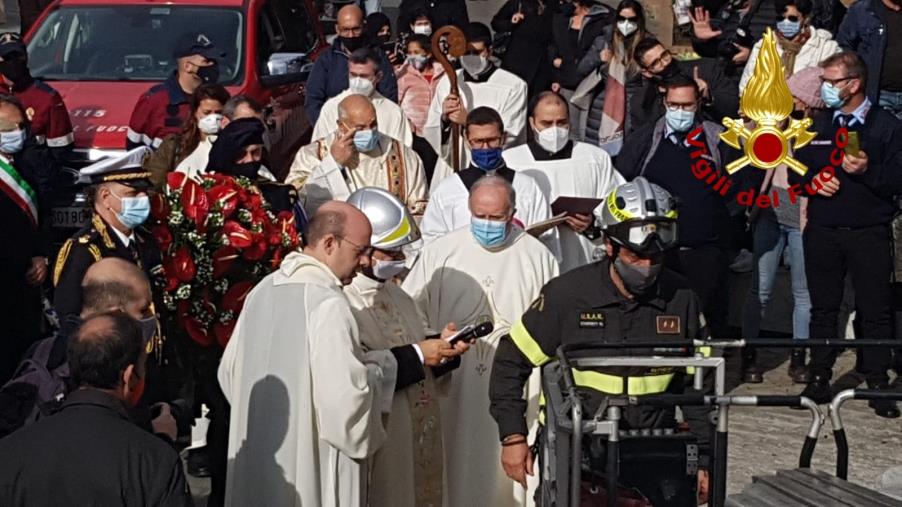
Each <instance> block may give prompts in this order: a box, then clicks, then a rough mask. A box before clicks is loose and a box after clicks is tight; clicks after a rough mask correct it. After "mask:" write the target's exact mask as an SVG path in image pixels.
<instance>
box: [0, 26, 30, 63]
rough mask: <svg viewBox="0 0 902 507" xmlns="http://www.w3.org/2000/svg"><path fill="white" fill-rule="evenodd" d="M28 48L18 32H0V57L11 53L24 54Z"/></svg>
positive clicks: (11, 54)
mask: <svg viewBox="0 0 902 507" xmlns="http://www.w3.org/2000/svg"><path fill="white" fill-rule="evenodd" d="M27 52H28V49H27V48H26V47H25V43H24V42H22V37H19V34H17V33H12V32H6V33H3V34H0V58H6V57H7V56H13V55H25V54H27Z"/></svg>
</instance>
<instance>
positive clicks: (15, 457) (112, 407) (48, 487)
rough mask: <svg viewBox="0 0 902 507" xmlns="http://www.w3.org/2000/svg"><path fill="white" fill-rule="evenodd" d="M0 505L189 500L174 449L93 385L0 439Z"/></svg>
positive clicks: (159, 503)
mask: <svg viewBox="0 0 902 507" xmlns="http://www.w3.org/2000/svg"><path fill="white" fill-rule="evenodd" d="M0 456H3V459H2V460H0V505H3V506H5V507H18V506H22V507H26V506H28V507H30V506H36V505H123V506H124V505H128V506H139V505H146V506H187V505H193V503H192V500H191V494H190V492H189V491H188V486H187V483H186V482H185V476H184V474H183V473H182V463H181V460H180V459H179V456H178V453H176V452H175V450H173V449H172V448H171V447H170V446H168V445H166V443H164V442H163V441H162V440H160V439H159V438H157V437H155V436H153V435H151V434H150V433H148V432H146V431H144V430H143V429H141V428H139V427H137V426H136V425H134V424H132V423H131V422H130V421H129V420H128V416H127V412H126V409H125V406H124V405H123V404H122V402H120V401H118V400H116V399H115V398H113V397H112V396H110V395H109V394H107V393H104V392H102V391H98V390H95V389H83V390H79V391H76V392H74V393H72V394H71V395H70V396H69V399H68V400H67V401H66V402H65V403H64V404H63V407H62V409H60V411H59V412H58V413H56V414H54V415H52V416H50V417H48V418H46V419H43V420H41V421H38V422H37V423H35V424H33V425H31V426H29V427H27V428H24V429H23V430H21V431H19V432H17V433H14V434H13V435H10V436H9V437H7V438H4V439H3V440H0Z"/></svg>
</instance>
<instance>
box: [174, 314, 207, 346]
mask: <svg viewBox="0 0 902 507" xmlns="http://www.w3.org/2000/svg"><path fill="white" fill-rule="evenodd" d="M181 321H182V326H184V328H185V331H187V332H188V336H190V337H191V339H192V340H194V341H195V342H197V344H198V345H200V346H202V347H209V346H210V345H213V337H212V336H210V333H208V332H207V330H206V329H204V327H203V326H202V325H201V323H200V322H199V321H198V320H197V319H195V318H194V317H183V318H182V319H181Z"/></svg>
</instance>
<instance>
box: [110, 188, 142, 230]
mask: <svg viewBox="0 0 902 507" xmlns="http://www.w3.org/2000/svg"><path fill="white" fill-rule="evenodd" d="M113 195H114V196H116V198H117V199H119V200H120V201H121V202H122V211H121V212H120V213H116V218H118V219H119V221H120V222H122V225H124V226H126V227H128V228H129V229H135V228H137V227H138V226H139V225H141V224H143V223H144V222H145V221H146V220H147V217H149V216H150V197H147V196H146V195H139V196H137V197H119V196H118V195H116V194H115V193H114V194H113Z"/></svg>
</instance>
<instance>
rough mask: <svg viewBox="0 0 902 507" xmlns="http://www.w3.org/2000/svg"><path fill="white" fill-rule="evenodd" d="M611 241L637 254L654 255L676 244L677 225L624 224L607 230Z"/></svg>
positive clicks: (666, 222) (661, 222)
mask: <svg viewBox="0 0 902 507" xmlns="http://www.w3.org/2000/svg"><path fill="white" fill-rule="evenodd" d="M609 233H610V235H611V237H612V238H613V239H616V240H618V241H619V242H620V243H622V244H623V245H624V246H626V247H627V248H629V249H630V250H632V251H634V252H636V253H639V254H655V253H660V252H663V251H665V250H668V249H670V248H672V247H674V246H676V243H677V224H676V221H674V220H654V221H635V222H624V223H621V224H617V225H616V226H613V227H610V228H609Z"/></svg>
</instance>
